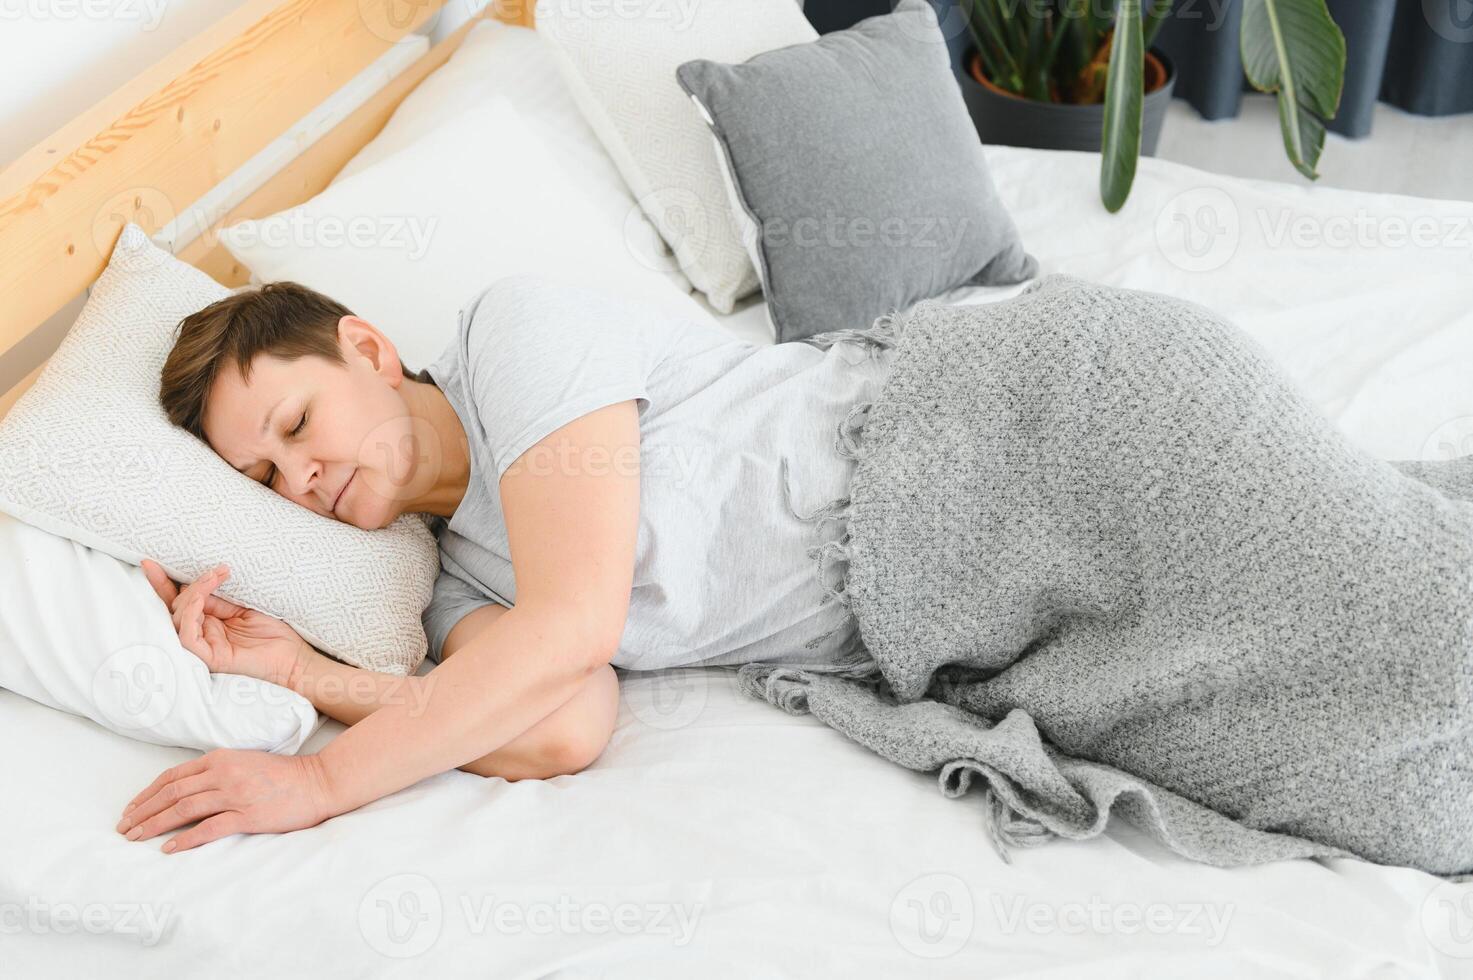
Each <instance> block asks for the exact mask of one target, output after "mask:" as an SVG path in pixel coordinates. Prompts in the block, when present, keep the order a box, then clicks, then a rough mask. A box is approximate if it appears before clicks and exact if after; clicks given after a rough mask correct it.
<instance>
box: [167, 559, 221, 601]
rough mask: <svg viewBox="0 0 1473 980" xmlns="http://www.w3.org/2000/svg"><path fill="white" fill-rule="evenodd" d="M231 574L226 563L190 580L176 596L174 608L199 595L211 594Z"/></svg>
mask: <svg viewBox="0 0 1473 980" xmlns="http://www.w3.org/2000/svg"><path fill="white" fill-rule="evenodd" d="M229 575H230V572H229V570H228V569H226V567H225V566H224V565H216V566H215V567H214V568H212V569H210V570H209V571H208V572H205V573H204V574H203V575H201V576H200V577H199V578H197V579H195V580H194V581H193V582H190V583H189V584H188V585H187V586H185V587H184V589H183V590H181V591H180V593H179V594H178V595H177V596H175V597H174V608H175V609H178V608H179V607H180V606H182V605H185V604H187V603H189V602H192V601H193V600H194V597H195V596H197V595H209V594H210V593H211V592H214V591H215V589H216V587H218V586H219V585H220V583H221V582H224V581H225V579H226V578H228V577H229Z"/></svg>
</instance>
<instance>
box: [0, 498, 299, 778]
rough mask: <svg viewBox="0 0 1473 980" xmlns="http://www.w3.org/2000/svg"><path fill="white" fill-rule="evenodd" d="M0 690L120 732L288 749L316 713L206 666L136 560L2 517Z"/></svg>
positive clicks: (185, 742)
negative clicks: (183, 640) (184, 643)
mask: <svg viewBox="0 0 1473 980" xmlns="http://www.w3.org/2000/svg"><path fill="white" fill-rule="evenodd" d="M0 595H3V596H5V604H4V605H3V606H0V687H3V688H6V689H8V690H11V691H14V692H15V693H17V694H20V695H23V696H24V697H28V698H30V699H31V700H32V701H39V702H40V703H41V704H44V705H47V706H48V707H52V708H57V709H59V710H61V711H67V712H70V713H72V714H75V715H81V716H82V717H84V718H91V719H92V720H93V721H95V722H97V723H98V724H99V725H101V726H103V727H104V728H107V729H109V730H111V731H114V732H117V733H118V734H120V735H127V736H129V737H130V738H136V739H139V740H141V741H144V742H153V743H154V744H156V745H179V746H183V747H185V748H190V749H202V750H205V751H209V750H210V749H259V750H262V751H265V752H277V753H280V754H283V755H291V754H293V753H295V752H296V751H297V750H298V749H300V748H301V747H302V743H303V742H305V741H306V740H307V739H308V738H309V737H310V736H311V735H312V733H313V732H315V731H316V730H317V727H318V726H319V725H320V724H321V723H322V718H321V717H320V716H319V715H318V714H317V711H316V710H315V709H314V708H313V707H312V704H311V702H309V701H308V700H307V699H306V698H304V697H302V696H301V695H300V694H297V693H295V692H293V691H289V690H287V689H286V688H284V687H277V686H276V685H275V684H268V683H266V682H265V681H259V680H256V679H255V678H252V677H241V676H239V675H236V674H211V673H210V672H209V670H208V669H207V668H206V667H205V665H204V662H203V661H201V660H200V659H199V658H198V657H196V656H195V655H194V654H192V653H190V652H189V651H188V650H186V649H184V648H183V647H182V646H180V645H179V638H178V635H177V634H176V633H175V632H174V624H173V621H172V620H171V619H170V617H169V612H168V610H167V609H165V608H164V604H163V602H161V601H160V600H159V597H158V595H157V594H156V593H155V592H154V591H153V587H152V586H151V585H149V584H148V579H147V578H146V577H145V576H144V574H143V569H141V568H139V567H137V566H136V565H128V564H125V563H123V562H121V561H118V559H116V558H114V557H112V556H111V555H105V554H103V553H102V552H100V551H93V550H92V549H91V548H84V547H83V546H82V545H79V544H77V543H76V542H74V541H68V540H67V539H66V538H62V537H58V536H56V535H54V534H51V533H49V532H47V531H43V530H41V529H40V528H37V527H32V526H31V525H29V524H26V523H24V522H22V521H18V520H16V519H15V518H14V517H10V516H9V515H6V514H0Z"/></svg>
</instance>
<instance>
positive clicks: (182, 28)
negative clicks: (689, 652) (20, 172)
mask: <svg viewBox="0 0 1473 980" xmlns="http://www.w3.org/2000/svg"><path fill="white" fill-rule="evenodd" d="M243 2H245V0H0V166H4V165H5V164H8V163H10V162H11V161H13V160H15V158H16V157H18V156H20V155H21V154H22V153H23V152H25V151H26V150H28V149H30V148H31V147H32V146H34V145H35V144H36V143H39V142H40V141H41V140H43V139H45V138H46V137H47V136H49V135H51V134H52V133H53V132H55V131H56V130H57V129H58V128H60V127H61V126H62V125H63V124H64V123H66V122H67V120H69V119H71V118H72V117H73V116H75V115H77V114H78V113H80V112H82V111H84V110H85V109H87V108H88V107H90V106H91V105H93V104H94V103H95V102H97V101H98V100H99V99H101V98H102V97H103V96H104V95H106V94H107V93H108V92H109V91H110V90H111V89H113V88H115V87H117V86H119V85H121V84H123V83H124V82H127V81H128V80H129V79H130V78H132V77H133V76H135V75H137V74H138V73H139V72H141V71H143V70H144V69H145V68H147V67H148V66H149V65H151V64H153V63H154V62H155V61H158V60H159V59H160V58H162V57H163V56H164V55H166V54H168V53H169V52H170V51H172V50H173V49H174V48H176V47H178V46H179V45H180V44H181V43H183V42H184V41H185V40H187V39H188V38H190V37H192V36H194V35H195V34H198V33H199V32H200V31H202V30H204V29H205V28H206V27H208V26H209V25H210V24H212V23H214V22H215V21H216V20H218V19H219V18H221V17H223V16H225V15H226V14H228V13H229V12H230V11H232V10H234V9H235V8H236V7H239V6H240V5H241V4H242V3H243Z"/></svg>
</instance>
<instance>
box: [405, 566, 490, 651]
mask: <svg viewBox="0 0 1473 980" xmlns="http://www.w3.org/2000/svg"><path fill="white" fill-rule="evenodd" d="M498 605H501V603H499V602H496V601H495V600H494V599H488V598H486V597H485V596H484V595H482V594H481V593H480V592H479V591H477V590H476V588H475V587H474V586H471V585H468V584H466V583H465V582H464V581H462V580H461V579H459V578H457V577H456V576H454V575H452V574H450V573H449V572H447V571H444V570H443V569H442V570H441V571H440V574H439V576H438V577H436V579H435V589H434V592H433V593H432V594H431V596H430V604H429V605H428V606H426V607H425V611H424V613H423V614H422V615H421V617H420V620H421V622H422V623H423V624H424V629H425V639H427V640H428V641H429V654H428V656H429V658H430V659H431V660H433V661H434V662H435V663H439V662H440V660H441V653H442V651H443V649H444V647H445V638H446V637H447V636H449V635H450V631H451V630H453V629H455V624H456V623H458V622H460V621H461V620H462V619H464V618H465V617H466V616H468V615H470V614H471V613H473V612H475V611H476V610H477V609H480V608H481V607H482V606H498Z"/></svg>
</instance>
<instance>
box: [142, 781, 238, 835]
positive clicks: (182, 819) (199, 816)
mask: <svg viewBox="0 0 1473 980" xmlns="http://www.w3.org/2000/svg"><path fill="white" fill-rule="evenodd" d="M229 809H230V804H229V803H228V802H226V799H225V794H224V793H222V792H220V791H219V790H214V789H212V790H205V791H204V792H202V793H194V794H191V795H189V796H183V797H180V798H179V801H178V802H177V803H173V804H171V805H169V806H167V807H165V808H164V809H162V810H160V811H159V812H158V813H155V814H154V815H153V816H151V817H149V818H148V819H147V820H140V821H138V822H137V823H135V824H134V825H133V827H132V829H130V830H129V831H128V833H127V834H126V835H125V836H126V837H127V838H128V839H129V840H148V839H149V838H150V837H157V836H158V835H159V834H166V833H168V832H169V831H171V830H177V829H179V828H180V827H182V826H184V825H185V824H187V823H194V822H195V821H196V820H207V819H209V818H210V817H213V816H214V815H215V814H217V813H224V812H225V811H227V810H229Z"/></svg>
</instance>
